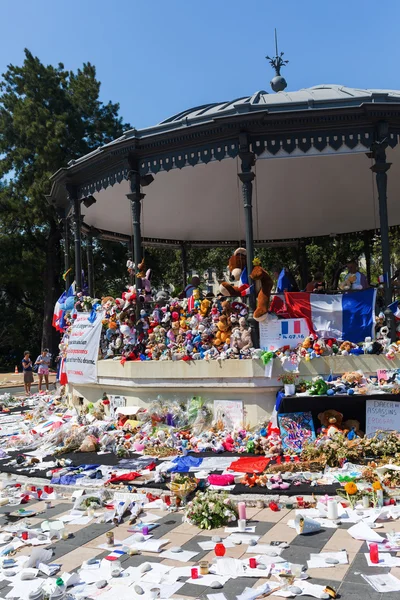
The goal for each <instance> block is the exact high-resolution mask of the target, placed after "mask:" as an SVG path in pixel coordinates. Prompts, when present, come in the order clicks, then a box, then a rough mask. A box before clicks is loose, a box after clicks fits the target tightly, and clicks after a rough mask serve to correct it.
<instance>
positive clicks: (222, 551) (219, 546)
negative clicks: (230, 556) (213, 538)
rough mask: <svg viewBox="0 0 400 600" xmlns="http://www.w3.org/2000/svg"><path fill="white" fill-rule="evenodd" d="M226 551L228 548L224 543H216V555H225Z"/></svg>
mask: <svg viewBox="0 0 400 600" xmlns="http://www.w3.org/2000/svg"><path fill="white" fill-rule="evenodd" d="M225 552H226V548H225V546H224V545H223V544H221V543H219V544H215V548H214V553H215V556H224V554H225Z"/></svg>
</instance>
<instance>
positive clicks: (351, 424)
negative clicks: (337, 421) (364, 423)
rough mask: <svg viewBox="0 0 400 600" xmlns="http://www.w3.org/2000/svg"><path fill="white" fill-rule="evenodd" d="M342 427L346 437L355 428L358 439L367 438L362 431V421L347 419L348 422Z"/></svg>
mask: <svg viewBox="0 0 400 600" xmlns="http://www.w3.org/2000/svg"><path fill="white" fill-rule="evenodd" d="M342 427H343V431H344V432H345V434H346V435H347V434H348V433H349V431H351V430H352V429H353V427H354V431H355V433H356V435H357V436H358V437H361V438H363V437H364V436H365V433H364V432H363V431H361V429H360V421H357V420H356V419H347V421H345V422H344V423H343V424H342Z"/></svg>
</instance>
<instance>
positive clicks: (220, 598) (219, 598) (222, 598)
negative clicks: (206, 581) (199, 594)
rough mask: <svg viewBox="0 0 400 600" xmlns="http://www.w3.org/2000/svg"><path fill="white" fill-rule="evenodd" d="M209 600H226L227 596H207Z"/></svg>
mask: <svg viewBox="0 0 400 600" xmlns="http://www.w3.org/2000/svg"><path fill="white" fill-rule="evenodd" d="M207 598H208V600H226V596H225V594H207Z"/></svg>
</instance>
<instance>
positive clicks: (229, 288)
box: [219, 248, 249, 296]
mask: <svg viewBox="0 0 400 600" xmlns="http://www.w3.org/2000/svg"><path fill="white" fill-rule="evenodd" d="M246 257H247V252H246V249H245V248H237V249H236V250H235V252H234V253H233V254H232V256H231V257H230V258H229V262H228V269H229V273H230V276H231V278H232V279H233V281H234V285H232V284H231V283H228V282H227V281H223V282H222V283H221V285H220V287H219V291H220V292H221V294H222V295H223V296H241V294H242V292H244V291H245V290H246V289H247V288H248V287H249V286H248V284H247V283H246V284H240V277H241V275H242V272H243V270H244V269H245V268H246V261H247V258H246ZM235 284H239V285H235Z"/></svg>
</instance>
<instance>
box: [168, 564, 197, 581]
mask: <svg viewBox="0 0 400 600" xmlns="http://www.w3.org/2000/svg"><path fill="white" fill-rule="evenodd" d="M191 569H192V567H190V566H188V567H173V568H172V569H171V570H170V571H169V573H167V574H166V575H165V579H164V581H166V582H168V583H173V582H175V581H177V580H178V579H179V577H190V576H191Z"/></svg>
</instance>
